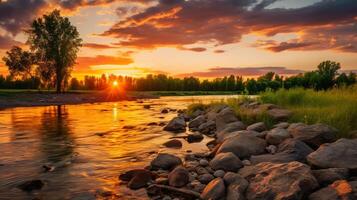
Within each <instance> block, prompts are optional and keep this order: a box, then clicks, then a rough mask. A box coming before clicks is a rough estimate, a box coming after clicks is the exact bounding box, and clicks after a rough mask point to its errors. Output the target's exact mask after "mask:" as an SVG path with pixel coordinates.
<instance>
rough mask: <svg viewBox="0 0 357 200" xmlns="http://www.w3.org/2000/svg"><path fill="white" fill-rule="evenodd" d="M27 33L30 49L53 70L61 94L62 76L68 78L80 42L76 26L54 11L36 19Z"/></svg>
mask: <svg viewBox="0 0 357 200" xmlns="http://www.w3.org/2000/svg"><path fill="white" fill-rule="evenodd" d="M27 33H28V35H29V38H28V40H27V43H28V44H29V45H30V47H31V50H33V51H35V52H36V54H38V55H39V58H40V60H41V61H42V62H43V63H44V64H45V65H46V67H47V68H52V69H53V71H54V72H55V83H56V84H55V85H56V91H57V93H60V92H61V91H62V89H63V88H62V86H63V82H64V79H66V78H68V77H70V73H71V70H72V67H73V65H74V64H75V61H76V58H77V53H78V51H79V47H80V46H81V43H82V39H80V37H79V32H78V31H77V28H76V27H75V26H73V25H72V24H71V22H70V21H69V19H68V18H67V17H62V16H61V14H60V11H59V10H54V11H53V12H51V13H50V14H48V15H43V17H42V18H38V19H36V20H35V21H34V22H33V23H32V24H31V28H30V29H29V30H27ZM48 71H52V70H48Z"/></svg>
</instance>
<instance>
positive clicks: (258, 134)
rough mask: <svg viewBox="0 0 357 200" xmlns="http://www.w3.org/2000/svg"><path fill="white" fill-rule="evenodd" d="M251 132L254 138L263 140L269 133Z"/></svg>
mask: <svg viewBox="0 0 357 200" xmlns="http://www.w3.org/2000/svg"><path fill="white" fill-rule="evenodd" d="M251 132H252V134H253V135H254V136H255V137H258V138H262V139H265V137H266V135H267V134H268V132H269V131H263V132H256V131H251Z"/></svg>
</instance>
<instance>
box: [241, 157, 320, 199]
mask: <svg viewBox="0 0 357 200" xmlns="http://www.w3.org/2000/svg"><path fill="white" fill-rule="evenodd" d="M239 173H240V174H241V175H242V176H243V177H244V178H246V179H247V180H248V181H249V183H250V184H249V186H248V188H247V191H246V198H247V199H248V200H253V199H276V200H283V199H304V197H306V196H307V195H308V194H309V193H310V192H311V191H313V190H314V189H315V188H317V187H318V183H317V181H316V179H315V177H314V176H313V175H312V172H311V170H310V167H309V166H307V165H305V164H302V163H299V162H295V161H294V162H290V163H283V164H274V163H269V162H264V163H260V164H257V165H255V166H250V167H244V168H243V169H241V170H240V171H239Z"/></svg>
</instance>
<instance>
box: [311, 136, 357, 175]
mask: <svg viewBox="0 0 357 200" xmlns="http://www.w3.org/2000/svg"><path fill="white" fill-rule="evenodd" d="M307 161H308V163H309V164H311V165H313V166H316V167H318V168H348V169H350V170H357V139H345V138H342V139H339V140H337V141H336V142H334V143H330V144H324V145H321V146H320V147H319V148H318V149H317V150H316V151H314V152H313V153H311V154H309V155H308V156H307Z"/></svg>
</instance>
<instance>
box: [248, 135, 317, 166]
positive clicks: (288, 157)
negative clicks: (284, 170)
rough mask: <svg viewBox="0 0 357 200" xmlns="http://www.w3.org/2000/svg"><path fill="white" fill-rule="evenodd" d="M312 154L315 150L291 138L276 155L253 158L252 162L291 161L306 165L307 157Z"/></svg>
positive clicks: (279, 148) (280, 147)
mask: <svg viewBox="0 0 357 200" xmlns="http://www.w3.org/2000/svg"><path fill="white" fill-rule="evenodd" d="M312 152H313V150H312V149H311V148H310V147H309V146H307V145H306V144H305V143H304V142H302V141H300V140H295V139H292V138H290V139H287V140H285V141H284V142H283V143H281V144H280V145H279V147H278V151H277V153H275V154H274V155H271V154H263V155H257V156H252V157H251V158H250V161H251V162H252V163H253V164H257V163H261V162H272V163H287V162H291V161H299V162H303V163H305V162H306V156H307V155H309V154H310V153H312Z"/></svg>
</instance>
